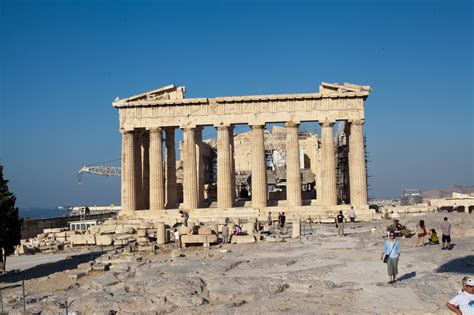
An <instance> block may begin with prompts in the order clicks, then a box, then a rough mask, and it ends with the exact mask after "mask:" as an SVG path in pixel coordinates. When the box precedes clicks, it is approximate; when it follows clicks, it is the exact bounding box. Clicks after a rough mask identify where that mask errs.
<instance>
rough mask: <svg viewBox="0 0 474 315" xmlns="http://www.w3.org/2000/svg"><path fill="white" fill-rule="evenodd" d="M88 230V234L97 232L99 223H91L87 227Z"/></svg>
mask: <svg viewBox="0 0 474 315" xmlns="http://www.w3.org/2000/svg"><path fill="white" fill-rule="evenodd" d="M88 231H89V233H90V234H98V233H99V231H100V225H92V226H91V227H89V230H88Z"/></svg>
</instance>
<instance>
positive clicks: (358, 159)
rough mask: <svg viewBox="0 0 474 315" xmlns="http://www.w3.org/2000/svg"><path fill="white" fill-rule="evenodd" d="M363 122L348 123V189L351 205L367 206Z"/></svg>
mask: <svg viewBox="0 0 474 315" xmlns="http://www.w3.org/2000/svg"><path fill="white" fill-rule="evenodd" d="M363 124H364V121H363V120H355V121H350V128H351V131H350V135H349V187H350V197H351V204H352V205H356V206H360V205H367V176H366V169H365V168H366V165H365V148H364V130H363Z"/></svg>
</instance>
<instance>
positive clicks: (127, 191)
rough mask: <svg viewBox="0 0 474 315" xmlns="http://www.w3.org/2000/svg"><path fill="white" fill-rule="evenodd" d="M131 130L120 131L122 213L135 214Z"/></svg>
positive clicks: (133, 156)
mask: <svg viewBox="0 0 474 315" xmlns="http://www.w3.org/2000/svg"><path fill="white" fill-rule="evenodd" d="M133 133H134V132H133V130H124V131H122V198H121V199H122V211H124V212H135V210H136V195H135V192H136V190H135V155H134V144H133V142H134V136H133Z"/></svg>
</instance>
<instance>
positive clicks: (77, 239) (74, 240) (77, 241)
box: [69, 234, 95, 245]
mask: <svg viewBox="0 0 474 315" xmlns="http://www.w3.org/2000/svg"><path fill="white" fill-rule="evenodd" d="M69 241H70V242H71V244H72V245H95V235H92V234H84V235H82V234H76V235H72V236H71V237H70V239H69Z"/></svg>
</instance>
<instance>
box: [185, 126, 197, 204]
mask: <svg viewBox="0 0 474 315" xmlns="http://www.w3.org/2000/svg"><path fill="white" fill-rule="evenodd" d="M184 132H185V134H186V135H185V145H184V146H185V149H186V150H185V152H186V154H185V155H184V156H183V158H182V160H183V164H184V178H183V184H184V187H183V188H184V207H185V209H187V210H193V209H196V208H197V207H198V178H197V163H196V137H195V128H190V127H188V128H185V130H184Z"/></svg>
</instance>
